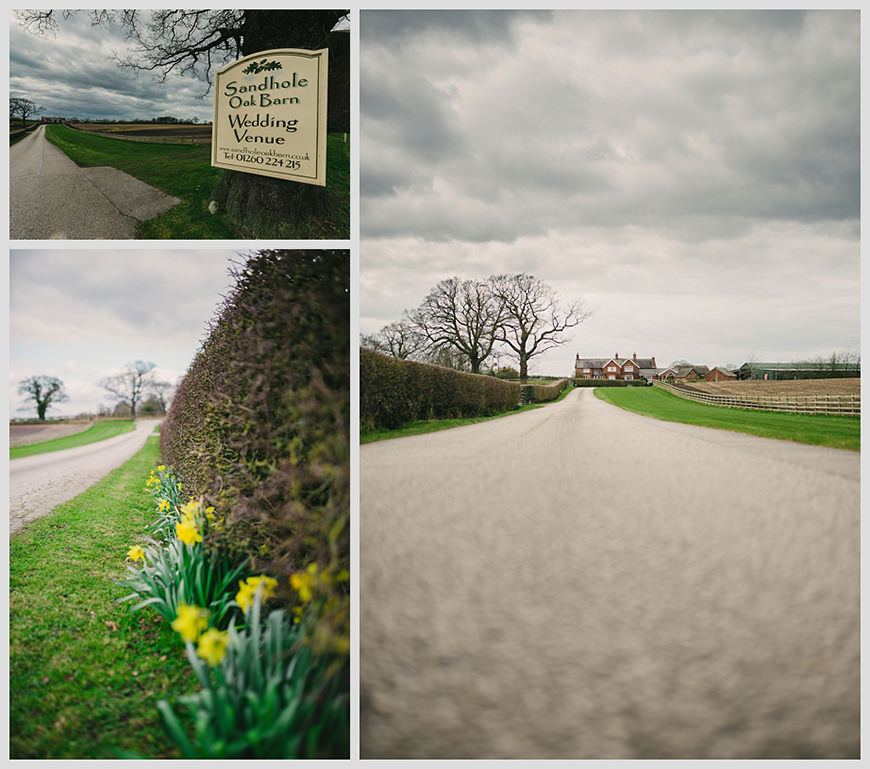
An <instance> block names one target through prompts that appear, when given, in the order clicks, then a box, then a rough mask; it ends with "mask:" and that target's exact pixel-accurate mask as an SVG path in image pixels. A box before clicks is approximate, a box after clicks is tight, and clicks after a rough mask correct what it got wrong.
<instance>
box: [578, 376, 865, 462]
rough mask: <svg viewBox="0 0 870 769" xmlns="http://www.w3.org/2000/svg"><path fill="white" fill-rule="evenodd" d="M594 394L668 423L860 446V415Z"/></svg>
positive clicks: (653, 391) (631, 391) (630, 391)
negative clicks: (794, 411) (731, 406)
mask: <svg viewBox="0 0 870 769" xmlns="http://www.w3.org/2000/svg"><path fill="white" fill-rule="evenodd" d="M595 395H596V397H598V398H601V400H603V401H606V402H608V403H611V404H613V405H614V406H619V407H620V408H624V409H627V410H628V411H634V412H636V413H638V414H643V415H644V416H649V417H654V418H656V419H663V420H665V421H668V422H682V423H683V424H692V425H700V426H702V427H714V428H717V429H720V430H733V431H736V432H742V433H749V434H751V435H758V436H761V437H763V438H778V439H780V440H788V441H796V442H798V443H810V444H813V445H816V446H829V447H831V448H838V449H849V450H852V451H859V450H860V448H861V420H860V418H859V417H845V416H829V415H825V414H789V413H784V412H776V411H752V410H748V409H732V408H725V407H723V406H710V405H707V404H703V403H696V402H694V401H689V400H686V399H685V398H680V397H678V396H676V395H673V394H671V393H669V392H665V391H664V390H661V389H659V388H652V387H643V388H641V387H624V388H622V387H614V388H607V389H604V388H596V389H595Z"/></svg>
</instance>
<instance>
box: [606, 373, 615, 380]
mask: <svg viewBox="0 0 870 769" xmlns="http://www.w3.org/2000/svg"><path fill="white" fill-rule="evenodd" d="M607 378H608V379H616V377H615V376H613V374H608V375H607Z"/></svg>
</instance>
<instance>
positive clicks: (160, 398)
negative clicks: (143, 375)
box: [148, 381, 175, 414]
mask: <svg viewBox="0 0 870 769" xmlns="http://www.w3.org/2000/svg"><path fill="white" fill-rule="evenodd" d="M174 391H175V387H174V386H173V385H172V384H171V383H170V382H162V381H161V382H153V383H152V384H151V389H150V391H149V392H148V396H149V398H153V399H154V401H155V403H156V405H157V406H158V407H159V409H160V411H162V412H163V413H164V414H166V413H167V412H168V411H169V404H170V403H171V402H172V396H173V395H174Z"/></svg>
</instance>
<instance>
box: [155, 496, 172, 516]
mask: <svg viewBox="0 0 870 769" xmlns="http://www.w3.org/2000/svg"><path fill="white" fill-rule="evenodd" d="M170 507H171V505H170V504H169V500H168V499H160V500H159V501H158V502H157V509H158V510H159V511H160V512H161V513H165V512H167V511H168V510H169V508H170Z"/></svg>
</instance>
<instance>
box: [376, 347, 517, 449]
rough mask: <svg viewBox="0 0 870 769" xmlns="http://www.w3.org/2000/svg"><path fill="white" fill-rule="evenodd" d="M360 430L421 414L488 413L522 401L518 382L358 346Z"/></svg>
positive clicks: (422, 416)
mask: <svg viewBox="0 0 870 769" xmlns="http://www.w3.org/2000/svg"><path fill="white" fill-rule="evenodd" d="M359 377H360V429H361V431H363V432H369V431H373V430H378V429H387V430H392V429H395V428H397V427H401V426H402V425H405V424H408V423H409V422H413V421H415V420H419V419H450V418H460V417H476V416H489V415H492V414H495V413H496V412H499V411H507V410H509V409H511V408H513V407H514V406H516V405H517V404H518V403H519V402H520V398H521V392H520V385H519V384H518V383H515V382H505V381H502V380H501V379H496V378H495V377H489V376H483V375H482V374H466V373H463V372H460V371H456V370H454V369H449V368H443V367H441V366H432V365H429V364H427V363H418V362H416V361H409V360H399V359H398V358H391V357H389V356H387V355H382V354H381V353H378V352H374V351H372V350H360V373H359Z"/></svg>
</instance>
